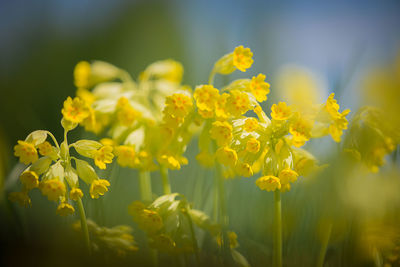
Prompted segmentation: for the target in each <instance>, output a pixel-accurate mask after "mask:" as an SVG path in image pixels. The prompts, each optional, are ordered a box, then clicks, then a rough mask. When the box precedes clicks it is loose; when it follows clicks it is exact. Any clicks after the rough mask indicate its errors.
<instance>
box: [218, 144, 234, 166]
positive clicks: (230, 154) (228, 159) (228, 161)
mask: <svg viewBox="0 0 400 267" xmlns="http://www.w3.org/2000/svg"><path fill="white" fill-rule="evenodd" d="M215 155H216V158H217V160H218V162H219V163H221V164H223V165H225V166H235V164H236V162H237V159H238V156H237V154H236V151H235V150H233V149H231V148H229V147H221V148H219V149H218V150H217V152H216V154H215Z"/></svg>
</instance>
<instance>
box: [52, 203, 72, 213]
mask: <svg viewBox="0 0 400 267" xmlns="http://www.w3.org/2000/svg"><path fill="white" fill-rule="evenodd" d="M74 212H75V209H74V207H72V206H71V205H70V204H68V203H65V202H62V203H60V205H58V207H57V210H56V213H57V214H58V215H60V216H68V215H72V214H74Z"/></svg>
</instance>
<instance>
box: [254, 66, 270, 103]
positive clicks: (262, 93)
mask: <svg viewBox="0 0 400 267" xmlns="http://www.w3.org/2000/svg"><path fill="white" fill-rule="evenodd" d="M269 87H270V85H269V83H267V82H265V75H264V74H261V73H260V74H258V75H257V77H253V78H251V82H250V91H251V93H252V94H253V95H254V97H255V98H256V100H257V101H258V102H263V101H265V100H267V95H268V94H269Z"/></svg>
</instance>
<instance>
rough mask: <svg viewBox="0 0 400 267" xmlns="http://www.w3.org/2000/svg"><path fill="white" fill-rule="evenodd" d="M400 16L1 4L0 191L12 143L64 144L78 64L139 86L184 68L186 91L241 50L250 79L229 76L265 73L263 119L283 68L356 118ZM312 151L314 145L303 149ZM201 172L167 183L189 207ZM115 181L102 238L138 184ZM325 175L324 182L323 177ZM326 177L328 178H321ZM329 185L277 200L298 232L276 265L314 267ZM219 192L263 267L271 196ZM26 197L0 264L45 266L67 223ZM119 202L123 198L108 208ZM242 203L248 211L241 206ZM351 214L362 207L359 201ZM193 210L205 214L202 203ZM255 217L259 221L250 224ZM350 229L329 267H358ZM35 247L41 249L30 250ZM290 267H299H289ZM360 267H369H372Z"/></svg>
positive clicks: (214, 5)
mask: <svg viewBox="0 0 400 267" xmlns="http://www.w3.org/2000/svg"><path fill="white" fill-rule="evenodd" d="M399 14H400V2H399V1H397V0H393V1H389V0H388V1H370V0H364V1H361V0H360V1H344V0H343V1H296V0H282V1H261V0H260V1H256V0H255V1H243V0H242V1H240V0H232V1H228V0H221V1H213V0H202V1H191V0H186V1H183V0H182V1H179V0H171V1H155V0H146V1H139V0H138V1H134V0H133V1H123V0H114V1H106V0H69V1H62V0H36V1H11V0H10V1H7V0H1V1H0V152H1V157H0V160H1V162H0V172H1V173H0V175H1V177H0V178H1V181H2V183H3V184H5V185H6V186H7V181H5V179H6V177H10V176H12V175H13V173H14V175H15V172H17V173H18V172H20V171H21V169H17V170H16V169H15V168H14V166H15V164H16V163H17V159H16V158H15V157H13V149H12V148H13V146H14V144H15V143H16V142H17V140H19V139H23V138H25V137H26V135H27V134H29V133H30V132H32V131H33V130H36V129H48V130H50V131H52V132H53V133H54V134H55V136H56V137H57V138H58V139H60V138H61V137H62V128H61V127H60V119H61V112H60V110H61V107H62V103H63V101H64V100H65V99H66V97H67V96H73V95H74V94H75V90H76V89H75V88H74V86H73V76H72V73H73V68H74V66H75V64H76V63H77V62H78V61H80V60H89V61H90V60H104V61H107V62H110V63H112V64H114V65H116V66H118V67H121V68H123V69H125V70H127V71H128V72H129V73H130V74H131V75H132V76H133V77H134V78H136V77H137V76H138V74H139V73H140V71H142V70H143V69H144V68H145V67H146V66H147V65H149V64H150V63H152V62H154V61H156V60H160V59H168V58H172V59H175V60H177V61H180V62H182V64H183V66H184V68H185V74H184V83H185V84H189V85H191V86H192V87H194V86H195V85H197V84H201V83H205V82H206V81H207V77H208V74H209V72H210V70H211V68H212V65H213V64H214V62H215V61H216V60H217V59H218V58H219V57H220V56H222V55H223V54H226V53H228V52H230V51H232V50H233V49H234V48H235V47H236V46H238V45H244V46H245V47H250V48H251V50H252V51H253V53H254V59H255V63H254V65H253V67H252V69H250V71H249V72H248V73H246V74H242V73H240V74H234V77H248V76H250V75H256V74H257V73H265V74H266V75H267V80H268V81H269V82H270V83H271V94H270V96H271V98H270V96H269V99H271V102H270V100H268V101H267V102H268V103H267V104H266V106H265V108H268V107H270V105H271V104H270V103H273V102H276V101H279V100H280V95H279V89H280V88H279V87H277V86H274V81H277V80H278V78H279V73H281V71H282V69H284V68H285V67H287V66H288V65H290V66H293V65H296V66H301V67H302V68H303V70H305V71H307V72H309V73H312V74H313V75H314V77H315V80H316V81H318V88H319V92H318V93H319V94H320V95H321V99H326V98H327V96H328V95H329V93H331V92H335V93H336V97H337V98H338V99H339V103H340V105H341V107H343V109H344V108H350V109H352V110H354V111H355V110H357V108H358V107H359V106H360V105H362V104H363V103H361V100H360V90H362V88H361V85H362V81H363V80H364V79H365V77H366V76H367V75H368V73H369V71H370V70H371V69H372V68H375V67H377V66H382V65H387V64H392V63H393V62H395V58H396V56H397V55H398V53H399V49H400V31H399V28H400V16H399ZM382 90H384V89H382ZM399 100H400V99H397V101H399ZM396 115H397V114H396ZM398 115H400V114H398ZM320 145H321V143H317V144H311V145H310V148H312V147H317V146H320ZM329 145H332V144H328V146H329ZM312 152H315V154H317V155H318V156H320V157H321V158H322V159H327V158H330V157H331V155H326V154H324V153H323V151H322V152H321V151H320V152H318V151H312ZM196 153H197V148H196V146H195V145H194V146H191V147H189V149H188V152H187V156H188V158H189V162H193V164H194V165H195V164H196V163H195V160H194V156H195V155H196ZM198 169H199V167H185V168H184V169H183V170H182V171H180V172H173V173H172V174H171V175H172V187H173V188H174V191H179V192H182V193H184V194H186V195H187V197H188V199H189V200H190V201H195V196H194V193H193V192H194V191H193V187H194V185H196V186H197V185H198V184H197V183H199V182H198V179H196V177H198V176H200V175H203V173H204V172H201V173H200V174H199V171H198ZM117 171H119V172H120V173H121V174H120V176H121V177H122V178H121V181H124V182H123V184H124V185H121V184H120V183H117V184H114V185H113V187H114V192H113V190H112V189H111V190H110V192H109V196H108V197H109V198H110V199H112V196H113V194H115V195H114V198H113V199H112V200H110V203H111V204H107V205H109V206H107V207H106V208H107V209H106V214H102V215H101V214H100V215H99V214H90V215H89V217H91V216H92V217H96V216H97V218H101V217H102V216H103V217H107V216H109V217H108V219H107V218H106V219H104V220H103V221H102V222H101V223H103V224H104V225H108V226H113V225H115V224H121V223H125V224H131V219H130V217H129V215H128V214H125V213H123V212H119V213H117V212H116V211H115V210H116V209H119V211H124V210H125V207H126V206H127V205H128V204H129V203H130V202H131V201H133V200H135V199H136V198H137V196H138V190H137V188H136V182H137V181H134V180H133V179H129V178H126V177H125V176H124V172H125V173H128V172H127V171H126V170H117ZM388 172H389V173H390V175H391V177H392V176H393V177H395V178H394V179H395V180H396V179H397V178H399V177H398V173H396V172H395V173H394V174H393V172H392V171H391V170H388ZM327 173H329V174H330V175H332V172H329V171H327ZM327 173H326V174H325V177H328V176H329V175H328V174H327ZM124 179H125V180H124ZM326 179H329V177H328V178H326ZM332 179H334V178H332ZM397 180H398V179H397ZM4 181H5V182H4ZM211 183H212V180H211V179H209V181H205V182H201V184H199V185H198V186H200V187H201V188H203V190H204V194H209V192H208V190H209V187H210V184H211ZM127 184H130V185H129V186H126V185H127ZM395 184H396V185H398V182H395ZM327 185H329V183H328V182H327V180H323V181H321V180H320V181H319V182H316V183H312V184H306V185H299V188H297V187H295V188H294V189H293V190H292V191H291V192H289V193H288V194H287V195H285V198H286V199H284V201H286V203H285V204H284V205H285V206H286V207H288V208H287V210H286V211H284V218H286V219H287V220H286V221H287V222H288V224H290V225H288V226H287V227H289V228H290V227H291V228H290V229H292V230H293V228H294V227H296V226H295V225H297V228H296V229H297V230H293V233H296V234H293V235H289V236H290V237H289V240H288V239H286V240H285V241H284V242H285V243H284V247H285V250H284V258H287V260H286V261H287V262H286V265H288V266H312V263H311V262H312V260H313V259H312V255H315V254H317V253H318V250H319V247H320V246H319V243H318V242H319V241H318V240H319V239H318V236H317V235H316V234H315V233H314V232H313V229H317V228H318V225H320V221H319V220H318V219H317V218H318V214H320V212H321V211H323V210H325V209H326V207H324V205H321V201H319V199H320V198H323V197H324V196H327V194H329V192H331V191H332V190H331V189H332V188H331V187H329V186H327ZM300 186H301V188H300ZM227 187H228V189H227V191H228V203H230V206H229V213H230V217H231V220H230V227H231V228H232V229H233V230H235V231H236V232H237V233H238V237H239V238H238V240H239V243H240V244H241V249H242V250H241V252H242V254H243V255H245V257H246V258H247V259H248V260H249V262H250V263H251V264H252V265H254V266H257V265H258V264H261V263H260V261H259V259H262V258H267V259H269V257H271V254H270V252H268V251H269V250H270V249H271V247H272V245H271V240H272V236H270V235H271V234H270V233H269V232H268V227H269V225H265V224H264V223H263V222H264V221H265V220H267V221H268V220H269V221H270V223H272V220H271V218H269V216H272V204H271V203H272V202H271V201H272V196H271V195H269V194H263V193H265V192H261V191H260V190H258V188H256V187H255V186H254V181H252V182H249V181H248V180H238V181H234V182H233V181H232V182H230V183H229V184H228V185H227ZM389 187H390V186H389ZM129 188H132V190H130V189H129ZM321 188H323V189H321ZM397 188H398V189H399V187H397ZM12 189H13V185H9V187H8V188H6V190H7V191H9V190H12ZM157 190H158V191H159V193H160V192H161V188H157V187H156V191H157ZM35 193H37V196H36V198H35V197H33V203H34V206H33V207H32V208H31V209H18V208H16V209H14V211H13V212H15V214H16V217H15V218H18V217H21V216H22V217H23V218H25V219H21V220H19V221H20V222H16V221H14V219H9V218H5V219H4V220H3V219H2V224H3V225H2V226H3V227H2V230H1V233H2V243H3V244H2V245H7V246H8V249H7V250H6V251H7V253H8V254H9V256H8V257H7V260H6V263H7V264H10V259H11V258H12V257H13V256H17V255H19V253H21V249H22V250H29V249H30V250H32V249H34V248H35V249H34V250H33V251H32V253H28V255H30V257H33V258H37V257H35V256H32V255H34V254H35V253H39V254H38V255H42V254H43V250H42V248H46V249H48V248H49V247H50V246H51V244H54V243H55V242H57V240H58V241H59V240H61V239H62V238H61V237H60V236H59V235H60V232H59V231H60V225H62V226H63V227H65V228H67V227H68V225H69V223H70V221H73V219H70V221H69V222H66V221H65V220H64V219H63V218H58V217H56V216H55V215H54V206H53V205H52V204H51V203H48V201H46V200H45V199H44V197H42V196H40V194H39V192H35ZM381 193H382V194H383V195H385V194H384V193H383V192H381ZM122 194H125V195H128V197H124V199H120V198H117V197H116V196H118V195H122ZM198 194H201V193H198ZM376 194H377V193H376V192H374V193H371V195H367V196H364V197H365V198H366V199H367V200H369V198H370V197H371V198H372V196H374V197H376V198H379V194H378V196H377V195H376ZM129 195H131V197H129ZM369 196H370V197H369ZM244 199H245V200H246V201H247V202H243V200H244ZM105 201H107V199H106V200H105ZM357 201H358V202H357ZM205 202H207V201H205ZM260 203H265V206H264V205H261V204H260ZM299 203H301V204H300V205H301V208H299ZM355 203H365V202H363V200H359V199H356V200H355ZM196 205H197V206H198V208H201V209H205V210H206V211H208V212H209V210H207V209H209V208H210V207H208V206H207V205H208V204H207V203H196V204H195V206H196ZM246 205H248V206H252V205H253V207H254V205H258V206H257V207H258V208H257V209H250V210H248V207H246ZM327 205H330V204H327ZM308 207H309V208H308ZM291 209H292V210H291ZM255 210H258V211H259V212H260V213H259V214H256V213H255ZM246 211H247V213H246ZM289 211H290V212H289ZM113 212H114V213H113ZM89 213H90V210H89ZM122 213H123V215H121V214H122ZM349 213H351V211H349ZM107 214H108V215H107ZM111 214H114V215H113V216H111ZM285 214H286V215H285ZM285 216H286V217H285ZM290 216H292V217H293V218H292V217H290ZM268 218H269V219H268ZM99 220H100V219H99ZM348 223H349V222H348V220H344V221H343V224H342V225H341V226H343V229H346V230H343V231H342V230H340V229H339V230H337V232H338V234H337V240H338V241H337V242H338V243H336V244H335V246H336V247H333V248H331V250H330V251H328V254H327V255H328V256H327V257H330V258H331V263H330V265H329V266H355V265H359V266H365V265H364V263H365V262H364V261H359V259H353V258H351V256H349V254H352V250H351V249H354V248H355V246H353V245H352V243H351V242H356V241H355V239H354V238H347V239H343V238H342V239H341V236H340V235H346V236H351V235H352V234H354V232H351V233H348V232H346V233H344V232H345V231H350V230H349V228H346V227H345V225H348ZM23 224H27V225H23ZM289 228H288V229H289ZM356 228H357V227H356ZM395 228H396V227H395ZM299 229H302V231H299ZM397 230H398V229H397ZM23 231H26V232H23ZM289 232H290V231H289V230H288V231H287V232H286V234H288V233H289ZM62 237H63V238H64V236H62ZM37 240H41V242H40V243H35V244H37V245H35V246H32V242H36V241H37ZM305 243H306V244H305ZM239 250H240V249H239ZM266 251H267V252H266ZM49 253H50V254H51V252H49ZM57 253H59V254H60V255H61V254H62V253H61V252H60V251H58V252H53V255H58V254H57ZM265 253H266V254H265ZM10 255H11V256H10ZM10 257H11V258H10ZM350 258H351V259H352V260H354V261H352V260H350ZM289 259H297V260H298V261H297V264H295V263H293V262H291V260H289ZM42 261H43V262H44V261H45V260H43V259H42ZM54 261H56V260H54V259H53V260H49V261H48V262H51V263H54ZM266 261H267V262H268V260H266ZM261 262H262V261H261ZM295 262H296V261H295ZM360 262H361V263H360ZM351 263H354V265H352V264H351ZM43 264H45V263H43ZM365 264H366V265H367V266H368V264H369V263H365Z"/></svg>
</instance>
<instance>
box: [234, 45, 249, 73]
mask: <svg viewBox="0 0 400 267" xmlns="http://www.w3.org/2000/svg"><path fill="white" fill-rule="evenodd" d="M252 57H253V52H251V50H250V48H244V47H243V46H242V45H241V46H238V47H236V48H235V50H234V51H233V65H234V66H235V67H236V68H237V69H238V70H240V71H242V72H245V71H246V70H247V69H248V68H250V67H251V65H252V64H253V58H252Z"/></svg>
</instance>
